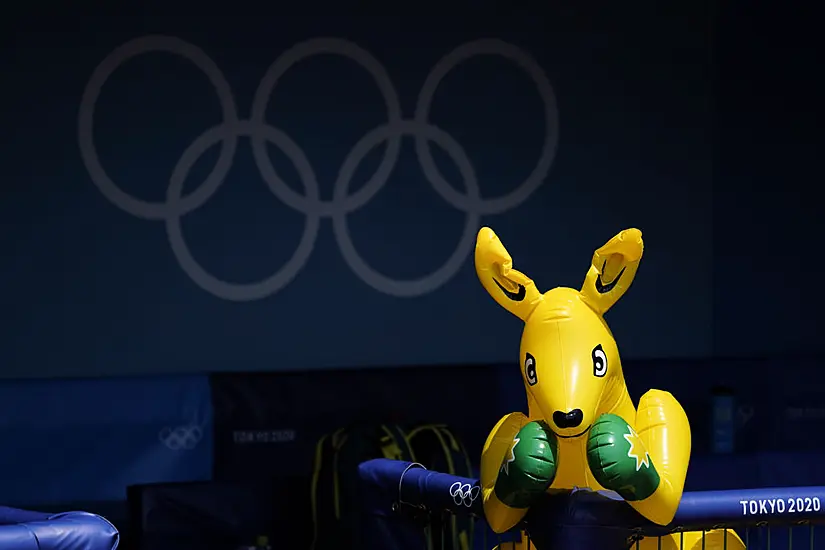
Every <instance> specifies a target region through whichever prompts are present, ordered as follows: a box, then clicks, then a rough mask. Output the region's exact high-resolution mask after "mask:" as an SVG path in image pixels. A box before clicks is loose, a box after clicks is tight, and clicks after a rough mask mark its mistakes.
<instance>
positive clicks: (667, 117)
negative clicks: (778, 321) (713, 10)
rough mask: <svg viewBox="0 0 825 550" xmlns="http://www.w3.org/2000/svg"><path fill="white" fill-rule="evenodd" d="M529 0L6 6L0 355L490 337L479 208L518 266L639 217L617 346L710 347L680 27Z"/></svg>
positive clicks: (288, 366) (542, 278)
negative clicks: (373, 7) (130, 15)
mask: <svg viewBox="0 0 825 550" xmlns="http://www.w3.org/2000/svg"><path fill="white" fill-rule="evenodd" d="M554 17H555V18H554V19H553V21H549V20H547V21H545V20H542V18H532V17H531V18H518V17H513V18H509V19H506V20H503V19H499V18H496V17H487V16H485V15H484V14H483V13H482V14H479V18H478V19H475V18H473V19H471V20H468V19H466V18H464V19H461V20H458V19H457V20H456V22H455V24H454V25H441V24H439V25H436V24H435V22H433V21H428V20H427V19H426V18H422V19H421V20H419V21H417V22H416V23H415V24H414V25H412V26H411V27H410V28H407V27H404V28H403V29H399V28H397V27H396V26H394V25H393V24H392V22H393V21H395V19H393V18H388V19H384V20H382V19H381V18H378V19H370V18H360V19H359V18H340V17H331V16H330V17H325V16H322V15H319V16H317V17H313V18H311V19H310V18H286V19H280V20H275V21H270V20H266V21H263V20H261V19H260V18H250V17H237V18H231V17H227V18H209V17H203V18H191V17H183V16H182V17H177V18H176V17H165V18H156V19H154V20H153V19H152V18H148V19H147V18H144V19H140V22H138V21H137V20H134V21H133V20H126V19H124V20H119V19H112V20H107V21H106V25H105V30H101V27H100V26H99V25H97V26H96V23H95V22H94V20H93V19H81V18H79V17H78V19H77V20H72V21H71V22H67V24H68V25H69V26H70V27H72V28H73V29H75V30H76V31H77V32H73V33H72V34H71V36H63V35H60V36H59V41H60V42H59V43H58V37H57V35H54V36H53V35H50V34H44V33H39V34H38V33H35V32H31V33H27V32H22V31H21V33H19V38H18V39H19V41H20V48H19V51H20V55H19V56H18V57H17V58H15V60H13V62H12V61H9V62H8V64H6V65H3V66H2V68H3V69H4V74H6V75H7V78H6V79H5V82H6V89H5V91H4V97H6V98H7V101H6V102H4V104H3V105H2V107H0V111H3V116H4V120H5V121H6V125H5V127H6V128H11V133H12V135H13V136H14V138H13V140H12V143H11V144H10V145H9V146H8V147H6V148H4V149H3V150H2V151H0V155H2V160H3V163H4V166H5V167H6V170H7V172H6V178H5V181H6V183H5V184H4V200H3V201H2V202H0V214H2V216H3V219H4V220H5V221H6V223H7V224H8V225H7V229H6V231H5V232H4V233H3V235H2V237H0V238H2V244H3V247H4V254H5V257H6V258H7V259H11V260H8V261H9V262H10V263H9V265H7V266H6V269H4V270H1V271H0V282H2V284H3V285H4V287H5V288H6V289H7V290H8V291H10V292H8V294H9V295H10V296H9V300H7V301H8V304H7V305H6V306H5V308H6V314H7V316H8V317H9V318H10V319H12V323H11V325H10V327H9V328H7V330H6V334H7V336H8V337H9V338H8V342H7V343H6V344H5V345H4V346H2V347H0V365H2V366H1V367H0V377H28V376H35V377H38V376H78V375H84V376H85V375H94V376H97V375H123V374H153V373H168V372H200V371H227V370H242V371H254V370H301V369H315V368H339V367H369V366H386V365H398V366H403V365H414V364H449V363H453V364H457V363H464V364H466V363H493V362H510V361H512V360H513V358H514V351H513V350H514V349H516V348H514V346H516V345H517V344H516V343H517V341H518V334H519V325H518V323H517V322H516V321H514V320H513V319H510V318H508V317H507V316H505V315H501V314H500V312H498V311H497V310H496V308H495V305H494V304H493V303H492V302H491V301H490V300H489V298H488V297H487V296H486V295H485V293H484V292H483V291H482V289H481V288H480V286H479V284H478V281H477V280H476V278H475V275H474V273H473V270H472V265H471V251H472V248H473V246H474V240H475V235H476V233H477V231H478V229H479V228H480V227H481V226H482V225H490V226H492V227H494V228H495V230H496V232H497V234H499V235H500V236H501V237H502V239H503V240H505V241H506V242H507V244H508V249H509V250H510V252H511V253H512V254H513V256H514V258H515V259H516V262H517V263H518V264H519V265H520V266H521V268H523V269H525V270H526V271H527V272H529V273H531V274H532V275H533V276H534V277H535V278H536V279H537V282H539V284H540V285H541V287H542V288H543V289H548V288H551V287H553V286H574V287H578V286H579V285H581V279H582V277H583V273H584V270H585V268H586V266H587V265H588V262H589V261H590V256H591V254H592V251H593V250H594V249H595V248H596V247H597V246H599V245H600V244H601V243H603V242H604V241H605V239H607V238H609V237H610V236H612V235H614V234H615V233H616V232H617V231H618V230H620V229H622V228H625V227H632V226H635V227H640V228H641V229H642V230H643V231H644V233H645V239H646V243H648V250H647V251H646V254H645V260H644V265H643V267H642V268H641V270H640V272H639V276H638V277H637V279H636V284H635V285H634V289H633V291H632V294H633V296H632V298H631V302H627V303H626V304H625V305H624V306H623V307H621V308H616V311H615V312H611V313H610V316H611V327H615V330H616V332H617V340H618V341H619V342H620V343H621V345H622V350H623V353H624V355H626V356H628V357H661V356H668V357H680V356H697V355H706V354H709V353H710V351H711V340H712V335H711V326H712V322H711V304H710V296H711V292H710V284H711V274H710V270H711V267H710V262H711V251H710V248H711V247H710V242H711V224H710V222H709V221H706V220H710V216H711V211H710V209H711V197H710V191H711V187H710V185H711V178H710V161H711V158H710V141H709V140H708V139H707V137H706V136H707V131H708V125H709V124H710V115H709V112H708V108H709V107H708V105H709V104H710V102H709V101H708V100H707V98H708V94H709V93H710V91H709V88H708V90H704V89H702V87H701V85H698V86H697V85H696V84H691V87H689V88H688V87H686V86H685V82H694V83H695V82H696V80H695V79H694V77H695V74H694V73H695V72H697V71H698V72H701V70H703V69H702V66H701V63H702V62H703V61H702V60H703V59H704V57H703V55H705V54H704V53H703V51H704V50H703V49H702V48H704V47H705V45H704V43H703V41H702V39H701V37H699V38H698V39H697V38H696V37H695V36H694V35H692V34H690V33H686V32H681V31H679V30H678V29H674V28H669V27H666V26H665V25H664V23H663V25H662V26H661V28H654V29H650V28H647V26H646V25H643V24H641V23H640V22H639V21H638V20H637V19H638V18H637V17H636V15H635V14H634V13H633V12H632V9H631V8H628V9H627V11H626V12H622V14H621V15H619V16H617V17H619V18H620V19H617V20H616V21H614V23H615V24H614V25H611V29H606V30H604V32H603V33H595V32H591V31H589V30H588V29H584V28H581V27H575V25H581V22H580V20H578V19H576V18H573V17H571V16H569V15H565V14H557V15H556V16H554ZM624 18H626V21H625V20H624ZM93 27H94V31H95V32H94V33H92V32H91V29H92V28H93ZM83 29H87V30H89V32H86V31H84V30H83ZM574 30H576V31H577V32H573V31H574ZM697 40H698V42H697ZM691 48H692V49H691ZM677 50H678V51H680V52H693V51H695V52H697V53H696V59H695V61H696V63H695V64H691V63H688V62H685V63H682V64H678V63H671V62H670V61H669V57H668V55H669V53H668V52H673V51H677ZM684 55H688V54H684ZM690 55H693V54H690ZM691 59H692V58H691ZM4 63H5V62H4ZM23 105H28V106H31V108H29V107H26V108H23V107H22V106H23ZM686 258H689V260H686ZM702 297H706V298H707V299H704V298H702ZM662 304H667V306H666V307H663V306H662Z"/></svg>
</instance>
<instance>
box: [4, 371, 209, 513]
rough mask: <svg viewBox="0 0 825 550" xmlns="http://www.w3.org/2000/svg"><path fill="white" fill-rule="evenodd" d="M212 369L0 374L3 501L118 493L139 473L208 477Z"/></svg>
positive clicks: (142, 476) (139, 478)
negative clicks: (39, 376) (104, 375)
mask: <svg viewBox="0 0 825 550" xmlns="http://www.w3.org/2000/svg"><path fill="white" fill-rule="evenodd" d="M212 417H213V414H212V402H211V396H210V389H209V381H208V379H207V377H206V376H164V377H151V378H150V377H145V378H130V377H124V378H110V379H85V380H84V379H77V380H20V381H5V382H3V383H2V384H0V437H2V439H3V441H5V442H7V444H8V452H4V453H2V455H0V502H3V503H4V504H8V505H19V506H32V505H35V506H36V505H40V504H44V503H52V504H56V503H71V502H84V501H87V502H90V501H119V500H123V499H124V498H125V496H126V492H125V491H126V487H127V486H129V485H132V484H138V483H154V482H161V481H165V482H173V481H200V480H208V479H211V476H212V456H213V449H212V447H213V440H214V438H213V421H212Z"/></svg>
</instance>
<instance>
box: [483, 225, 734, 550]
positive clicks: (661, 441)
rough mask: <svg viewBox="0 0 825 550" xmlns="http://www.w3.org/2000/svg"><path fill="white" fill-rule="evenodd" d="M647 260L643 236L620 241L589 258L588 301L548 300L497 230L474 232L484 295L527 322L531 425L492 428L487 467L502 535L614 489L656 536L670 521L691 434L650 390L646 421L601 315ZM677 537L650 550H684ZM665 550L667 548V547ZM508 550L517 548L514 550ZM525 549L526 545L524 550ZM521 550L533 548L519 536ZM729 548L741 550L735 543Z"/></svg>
mask: <svg viewBox="0 0 825 550" xmlns="http://www.w3.org/2000/svg"><path fill="white" fill-rule="evenodd" d="M643 249H644V245H643V241H642V233H641V231H639V230H638V229H627V230H625V231H622V232H621V233H619V234H618V235H616V236H615V237H613V238H612V239H610V241H608V242H607V244H605V245H604V246H602V247H601V248H599V249H598V250H596V252H595V253H594V254H593V260H592V264H591V266H590V269H589V271H588V272H587V275H586V277H585V279H584V284H583V285H582V288H581V290H580V291H577V290H574V289H572V288H554V289H552V290H549V291H547V292H545V293H544V294H542V293H541V292H539V290H538V289H537V288H536V286H535V284H534V283H533V281H532V280H531V279H530V278H529V277H527V276H526V275H524V274H523V273H520V272H519V271H516V270H515V269H513V262H512V259H511V258H510V255H509V254H508V253H507V251H506V250H505V248H504V246H503V245H502V244H501V241H499V239H498V237H497V236H496V234H495V233H494V232H493V231H492V230H491V229H490V228H487V227H485V228H482V229H481V230H480V231H479V233H478V239H477V242H476V249H475V266H476V273H477V274H478V278H479V279H480V280H481V284H482V285H484V288H485V289H486V290H487V292H488V293H489V294H490V296H492V297H493V299H494V300H495V301H496V302H497V303H498V304H499V305H500V306H502V307H503V308H504V309H506V310H507V311H509V312H510V313H512V314H513V315H515V316H517V317H518V318H519V319H521V320H522V321H524V332H523V334H522V338H521V351H520V364H521V366H522V369H521V370H522V377H523V379H524V384H525V389H526V390H527V402H528V407H529V411H528V415H527V416H525V415H524V414H522V413H519V412H515V413H511V414H508V415H507V416H505V417H504V418H502V419H501V420H500V421H499V422H498V424H496V426H495V427H494V428H493V430H492V432H491V433H490V435H489V436H488V438H487V442H486V443H485V445H484V450H483V453H482V457H481V486H482V495H483V501H484V512H485V515H486V517H487V521H488V522H489V524H490V526H491V528H492V529H493V530H494V531H495V532H497V533H502V532H504V531H507V530H509V529H511V528H512V527H514V526H515V525H517V524H518V523H519V522H520V521H521V519H522V518H523V517H524V515H525V514H526V513H527V511H528V509H529V507H530V505H531V503H532V502H535V498H536V497H537V496H539V497H540V496H541V494H542V493H544V492H545V491H547V490H549V489H572V488H575V487H578V488H590V489H593V490H602V489H608V490H612V491H615V492H617V493H619V495H621V496H622V498H624V499H625V500H627V501H628V502H629V504H630V505H631V506H632V507H633V508H634V509H635V510H636V511H637V512H638V513H639V514H641V515H642V516H644V517H645V518H647V519H648V520H650V521H652V522H654V523H657V524H659V525H667V524H668V523H670V522H671V521H672V520H673V517H674V514H675V513H676V508H677V507H678V505H679V501H680V499H681V496H682V489H683V487H684V482H685V475H686V474H687V467H688V461H689V459H690V425H689V424H688V419H687V417H686V415H685V412H684V410H683V409H682V407H681V405H679V403H678V402H677V401H676V399H675V398H674V397H673V396H672V395H671V394H670V393H667V392H664V391H659V390H650V391H648V392H647V393H646V394H644V395H643V396H642V398H641V400H640V401H639V407H638V410H637V409H636V408H635V407H634V406H633V402H632V401H631V399H630V396H629V395H628V392H627V387H626V385H625V381H624V376H623V374H622V364H621V360H620V358H619V350H618V348H617V346H616V342H615V340H614V339H613V335H612V334H611V332H610V329H609V328H608V326H607V324H606V323H605V320H604V318H603V315H604V314H605V312H607V310H609V309H610V308H611V307H612V306H613V304H615V303H616V302H617V301H618V300H619V298H621V297H622V295H624V293H625V292H626V291H627V289H628V288H629V287H630V284H631V283H632V282H633V279H634V277H635V276H636V270H637V269H638V267H639V261H640V260H641V258H642V252H643ZM720 534H721V533H710V532H709V533H706V534H705V535H706V540H705V545H704V546H701V544H702V543H701V538H702V533H685V534H684V539H683V543H684V548H686V549H691V548H694V546H695V545H698V546H696V547H697V548H699V547H701V548H708V549H710V548H715V547H717V546H716V544H719V545H720V546H718V547H719V548H722V546H721V545H722V544H723V540H722V539H723V537H720V536H719V535H720ZM679 543H680V540H679V535H671V536H670V537H665V538H664V539H663V540H662V541H661V543H659V542H658V541H657V540H655V539H653V540H644V541H642V544H641V547H642V548H664V549H668V548H679V547H680V545H679ZM660 544H661V546H659V545H660ZM508 548H509V547H508ZM516 548H518V546H516ZM521 548H527V543H526V537H525V536H523V537H522V544H521ZM726 548H730V549H732V550H733V549H737V548H744V544H743V543H742V542H741V539H739V538H738V537H737V536H736V534H735V533H733V532H732V531H731V532H728V533H727V546H726Z"/></svg>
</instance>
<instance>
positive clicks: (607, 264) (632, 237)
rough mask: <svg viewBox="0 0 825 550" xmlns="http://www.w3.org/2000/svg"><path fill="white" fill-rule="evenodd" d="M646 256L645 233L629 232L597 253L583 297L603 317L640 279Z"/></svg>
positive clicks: (609, 242) (585, 281)
mask: <svg viewBox="0 0 825 550" xmlns="http://www.w3.org/2000/svg"><path fill="white" fill-rule="evenodd" d="M642 252H644V242H643V241H642V232H641V231H639V230H638V229H625V230H624V231H622V232H621V233H619V234H618V235H616V236H615V237H613V238H612V239H610V240H609V241H607V244H605V245H604V246H603V247H601V248H599V249H598V250H596V252H594V253H593V262H592V265H591V266H590V270H589V271H588V272H587V276H586V277H585V278H584V285H583V286H582V290H581V294H582V296H584V299H585V301H586V302H587V303H588V304H589V305H590V307H592V308H593V309H595V310H596V311H597V312H598V313H599V314H604V313H605V312H606V311H607V310H608V309H610V308H611V307H613V304H615V303H616V302H618V301H619V298H621V297H622V296H623V295H624V293H625V292H627V289H628V288H630V283H632V282H633V279H634V277H636V270H637V269H638V268H639V261H640V260H641V259H642Z"/></svg>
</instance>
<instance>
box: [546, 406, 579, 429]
mask: <svg viewBox="0 0 825 550" xmlns="http://www.w3.org/2000/svg"><path fill="white" fill-rule="evenodd" d="M582 420H584V413H583V412H582V411H581V409H573V410H572V411H570V412H568V413H565V412H561V411H556V412H554V413H553V422H555V424H556V426H558V427H559V428H561V429H565V428H575V427H577V426H579V425H581V423H582Z"/></svg>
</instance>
